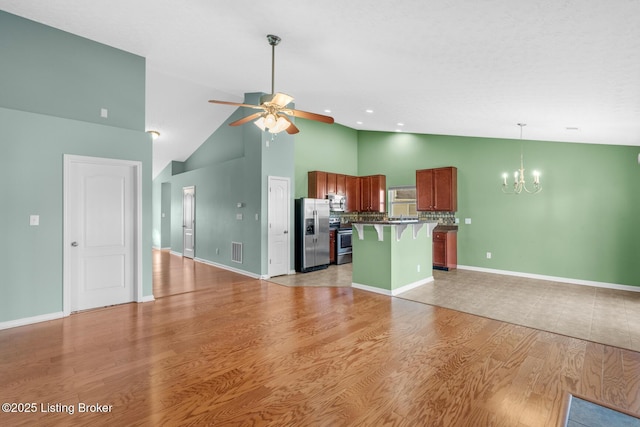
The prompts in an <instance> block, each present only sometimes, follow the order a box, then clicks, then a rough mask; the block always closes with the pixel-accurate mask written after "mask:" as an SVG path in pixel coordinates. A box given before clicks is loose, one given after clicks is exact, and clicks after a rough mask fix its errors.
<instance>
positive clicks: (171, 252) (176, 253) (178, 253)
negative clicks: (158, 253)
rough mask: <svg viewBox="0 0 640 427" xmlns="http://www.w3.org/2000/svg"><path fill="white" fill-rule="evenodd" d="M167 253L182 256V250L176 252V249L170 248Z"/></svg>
mask: <svg viewBox="0 0 640 427" xmlns="http://www.w3.org/2000/svg"><path fill="white" fill-rule="evenodd" d="M169 253H170V254H171V255H175V256H180V257H181V256H182V252H177V251H172V250H170V251H169Z"/></svg>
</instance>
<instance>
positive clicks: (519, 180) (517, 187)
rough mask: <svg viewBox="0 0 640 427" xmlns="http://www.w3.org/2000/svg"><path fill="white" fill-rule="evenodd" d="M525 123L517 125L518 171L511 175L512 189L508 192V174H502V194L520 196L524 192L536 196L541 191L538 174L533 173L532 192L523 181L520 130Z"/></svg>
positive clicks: (536, 172)
mask: <svg viewBox="0 0 640 427" xmlns="http://www.w3.org/2000/svg"><path fill="white" fill-rule="evenodd" d="M526 125H527V124H526V123H518V126H520V169H519V170H517V171H515V172H514V173H513V189H512V190H508V187H509V184H508V183H507V178H508V176H509V175H508V174H507V173H504V174H502V192H503V193H505V194H520V193H522V191H523V190H524V191H525V192H527V193H529V194H536V193H539V192H540V191H542V186H541V185H540V172H538V171H536V170H534V171H533V190H529V189H528V188H527V184H526V182H525V180H524V161H523V155H522V128H523V127H524V126H526Z"/></svg>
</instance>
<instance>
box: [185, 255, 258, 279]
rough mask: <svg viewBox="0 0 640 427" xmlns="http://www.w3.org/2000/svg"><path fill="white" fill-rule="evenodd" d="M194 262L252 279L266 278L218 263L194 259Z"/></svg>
mask: <svg viewBox="0 0 640 427" xmlns="http://www.w3.org/2000/svg"><path fill="white" fill-rule="evenodd" d="M193 260H194V261H198V262H201V263H203V264H207V265H211V266H213V267H218V268H221V269H223V270H229V271H232V272H234V273H238V274H242V275H243V276H248V277H251V278H252V279H263V280H264V277H263V276H261V275H259V274H255V273H251V272H248V271H245V270H240V269H237V268H233V267H229V266H228V265H224V264H218V263H217V262H213V261H208V260H206V259H202V258H194V259H193Z"/></svg>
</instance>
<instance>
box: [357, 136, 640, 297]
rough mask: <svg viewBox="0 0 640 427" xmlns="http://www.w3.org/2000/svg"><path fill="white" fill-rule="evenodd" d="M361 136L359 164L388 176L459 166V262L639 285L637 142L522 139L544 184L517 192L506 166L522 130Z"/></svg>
mask: <svg viewBox="0 0 640 427" xmlns="http://www.w3.org/2000/svg"><path fill="white" fill-rule="evenodd" d="M358 140H359V141H358V172H359V174H360V175H367V174H372V173H382V174H385V175H386V176H387V186H393V185H403V184H404V185H407V184H415V170H416V169H423V168H431V167H438V166H456V167H457V168H458V213H457V216H458V217H459V218H461V220H460V222H461V224H460V225H459V227H460V228H459V233H458V264H461V265H468V266H475V267H484V268H491V269H498V270H508V271H515V272H522V273H531V274H540V275H549V276H556V277H565V278H571V279H581V280H589V281H597V282H606V283H614V284H623V285H633V286H637V285H640V263H639V262H638V254H639V253H640V227H637V226H636V225H635V224H634V220H635V218H637V217H639V216H640V193H639V192H638V191H636V190H635V188H636V185H637V184H638V183H640V167H639V166H638V163H637V155H638V148H637V147H626V146H615V145H593V144H570V143H558V142H542V141H524V143H523V146H524V161H525V169H526V170H527V172H526V173H530V172H531V171H532V170H533V169H534V168H535V169H538V170H540V171H541V174H542V178H541V180H542V185H543V191H542V192H541V193H539V194H537V195H518V196H514V195H505V194H503V193H502V192H501V190H500V188H501V175H502V173H503V172H510V173H513V170H515V168H516V167H517V166H518V165H519V156H520V141H519V140H507V139H488V138H467V137H454V136H436V135H412V134H397V133H385V132H360V133H359V134H358ZM464 218H471V220H472V223H471V224H470V225H466V224H464ZM486 252H492V259H486Z"/></svg>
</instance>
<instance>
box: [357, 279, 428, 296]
mask: <svg viewBox="0 0 640 427" xmlns="http://www.w3.org/2000/svg"><path fill="white" fill-rule="evenodd" d="M433 280H434V279H433V276H429V277H426V278H424V279H420V280H418V281H416V282H413V283H409V284H407V285H404V286H401V287H399V288H396V289H392V290H389V289H382V288H378V287H376V286H370V285H363V284H362V283H355V282H353V283H351V287H352V288H356V289H361V290H363V291H369V292H375V293H376V294H382V295H386V296H389V297H395V296H396V295H400V294H401V293H404V292H407V291H410V290H411V289H415V288H417V287H419V286H422V285H426V284H427V283H430V282H433Z"/></svg>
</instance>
